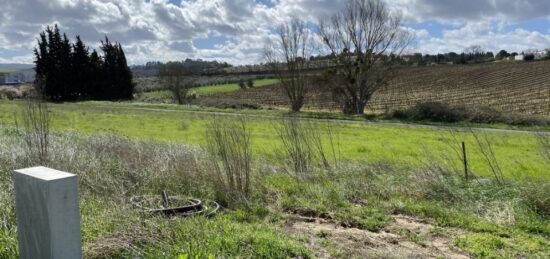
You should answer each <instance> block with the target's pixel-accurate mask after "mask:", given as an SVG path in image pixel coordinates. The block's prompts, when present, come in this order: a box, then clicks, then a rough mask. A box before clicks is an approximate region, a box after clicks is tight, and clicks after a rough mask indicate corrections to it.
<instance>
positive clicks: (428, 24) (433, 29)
mask: <svg viewBox="0 0 550 259" xmlns="http://www.w3.org/2000/svg"><path fill="white" fill-rule="evenodd" d="M405 26H407V27H410V28H413V29H415V30H426V31H428V33H429V34H430V37H435V38H441V37H443V31H444V30H451V29H455V28H456V26H453V25H447V24H441V23H439V22H436V21H433V20H427V21H423V22H420V23H408V24H405Z"/></svg>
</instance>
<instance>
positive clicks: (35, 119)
mask: <svg viewBox="0 0 550 259" xmlns="http://www.w3.org/2000/svg"><path fill="white" fill-rule="evenodd" d="M17 117H20V118H21V121H22V123H23V124H22V126H23V127H22V129H21V130H19V129H18V131H20V132H21V135H22V137H23V140H24V141H25V144H26V147H27V149H26V151H27V157H28V160H29V163H30V164H44V163H46V162H47V161H48V155H49V148H50V147H49V146H50V127H51V115H50V109H49V108H48V104H47V103H45V102H43V101H42V100H40V99H29V100H27V101H26V102H25V103H23V104H21V107H20V112H19V114H16V117H15V120H16V125H18V123H17V121H18V119H17Z"/></svg>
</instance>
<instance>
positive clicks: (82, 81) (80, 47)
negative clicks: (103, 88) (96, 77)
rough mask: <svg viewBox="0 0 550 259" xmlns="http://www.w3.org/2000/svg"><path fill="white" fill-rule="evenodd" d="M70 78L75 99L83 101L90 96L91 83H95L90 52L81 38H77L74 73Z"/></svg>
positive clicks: (73, 60) (74, 48)
mask: <svg viewBox="0 0 550 259" xmlns="http://www.w3.org/2000/svg"><path fill="white" fill-rule="evenodd" d="M69 77H70V79H71V80H70V81H71V85H72V90H73V94H74V95H75V98H77V99H83V98H86V97H88V96H90V94H91V93H90V88H91V86H90V83H91V82H92V81H93V74H92V73H91V68H90V51H89V50H88V48H87V47H86V45H84V43H83V42H82V40H81V39H80V36H76V43H75V44H74V45H73V53H72V73H71V75H69Z"/></svg>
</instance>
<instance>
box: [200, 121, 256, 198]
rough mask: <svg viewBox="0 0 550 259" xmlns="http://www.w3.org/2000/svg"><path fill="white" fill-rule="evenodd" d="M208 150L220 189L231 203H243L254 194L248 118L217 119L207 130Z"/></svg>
mask: <svg viewBox="0 0 550 259" xmlns="http://www.w3.org/2000/svg"><path fill="white" fill-rule="evenodd" d="M206 135H207V137H206V139H207V142H208V143H207V145H208V146H207V147H208V151H209V153H210V155H211V158H212V166H213V168H214V170H215V172H216V175H217V178H218V182H219V183H220V187H221V188H222V190H223V191H224V194H225V195H226V198H228V199H229V200H230V201H242V200H243V199H246V198H247V197H248V196H249V195H250V192H251V174H252V166H251V163H252V152H251V150H250V145H251V143H250V136H251V133H250V130H249V129H248V126H247V123H246V121H245V119H244V118H242V117H240V118H237V119H235V118H232V119H231V120H230V119H227V118H224V119H222V118H217V117H214V118H213V119H212V120H211V121H210V123H209V125H208V129H207V131H206Z"/></svg>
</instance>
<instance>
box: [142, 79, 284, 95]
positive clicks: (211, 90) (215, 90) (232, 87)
mask: <svg viewBox="0 0 550 259" xmlns="http://www.w3.org/2000/svg"><path fill="white" fill-rule="evenodd" d="M275 83H277V79H261V80H255V81H254V87H262V86H268V85H272V84H275ZM239 89H240V88H239V85H238V84H225V85H212V86H202V87H196V88H193V89H191V91H192V92H195V93H197V94H198V95H199V96H209V95H214V94H220V93H228V92H233V91H237V90H239ZM144 96H146V97H162V98H169V97H171V96H172V94H171V93H170V92H169V91H156V92H148V93H144Z"/></svg>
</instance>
